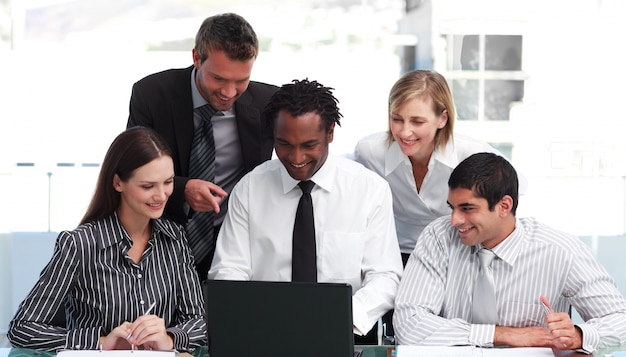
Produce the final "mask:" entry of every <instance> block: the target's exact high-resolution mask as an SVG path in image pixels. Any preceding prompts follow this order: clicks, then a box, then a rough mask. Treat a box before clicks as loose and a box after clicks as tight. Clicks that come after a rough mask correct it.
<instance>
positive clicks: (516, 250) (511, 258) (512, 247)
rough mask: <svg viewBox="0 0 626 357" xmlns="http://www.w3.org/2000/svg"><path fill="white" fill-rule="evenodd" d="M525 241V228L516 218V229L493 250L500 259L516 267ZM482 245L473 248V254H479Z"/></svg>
mask: <svg viewBox="0 0 626 357" xmlns="http://www.w3.org/2000/svg"><path fill="white" fill-rule="evenodd" d="M523 240H524V227H523V226H522V225H521V223H520V221H519V220H518V219H517V217H516V218H515V229H513V232H511V234H509V236H508V237H506V238H505V239H504V240H503V241H502V242H500V244H498V245H497V246H495V247H494V248H493V249H491V250H492V251H493V252H494V253H495V254H496V256H497V257H498V258H500V259H501V260H502V261H504V262H505V263H507V264H508V265H510V266H511V267H512V266H514V265H515V261H516V260H517V257H518V256H519V254H520V249H521V245H522V244H523ZM482 247H483V246H482V244H478V245H475V246H473V247H472V254H474V253H478V251H479V250H480V249H481V248H482Z"/></svg>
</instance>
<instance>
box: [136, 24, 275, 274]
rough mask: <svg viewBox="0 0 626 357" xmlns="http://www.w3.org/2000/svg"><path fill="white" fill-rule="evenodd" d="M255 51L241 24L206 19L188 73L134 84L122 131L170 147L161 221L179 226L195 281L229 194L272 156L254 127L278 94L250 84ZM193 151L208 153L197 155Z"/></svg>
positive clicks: (267, 137)
mask: <svg viewBox="0 0 626 357" xmlns="http://www.w3.org/2000/svg"><path fill="white" fill-rule="evenodd" d="M258 52H259V43H258V39H257V36H256V33H255V32H254V30H253V29H252V26H250V24H249V23H248V22H247V21H246V20H245V19H244V18H242V17H241V16H239V15H236V14H232V13H226V14H220V15H215V16H211V17H209V18H207V19H206V20H204V22H203V23H202V25H201V26H200V29H199V30H198V33H197V35H196V42H195V47H194V49H193V50H192V56H193V66H190V67H187V68H183V69H170V70H166V71H163V72H159V73H155V74H151V75H149V76H147V77H145V78H143V79H141V80H140V81H138V82H137V83H135V84H134V85H133V90H132V94H131V98H130V115H129V117H128V124H127V127H132V126H138V125H140V126H146V127H150V128H153V129H155V130H156V131H157V132H158V133H159V134H161V135H162V136H164V137H165V139H166V140H167V142H168V143H169V145H170V147H171V148H172V151H173V157H172V158H173V159H174V169H175V174H176V177H175V181H174V193H173V194H172V196H171V197H170V200H169V202H168V203H167V207H166V208H165V216H166V217H168V218H170V219H172V220H174V221H176V222H177V223H180V224H182V225H184V226H186V229H187V238H188V240H189V245H190V247H191V250H192V252H193V254H194V258H195V263H196V268H197V271H198V274H199V276H200V279H201V280H204V279H206V274H207V271H208V268H209V267H210V266H211V261H212V259H213V252H214V250H215V240H216V238H217V233H218V232H219V228H220V226H221V222H222V220H223V218H224V215H225V213H226V209H227V195H228V193H229V192H230V191H231V190H232V188H233V187H234V185H235V184H236V183H237V182H238V181H239V179H241V177H243V175H245V174H246V173H247V172H249V171H251V170H252V169H253V168H254V167H255V166H257V165H258V164H260V163H262V162H263V161H266V160H268V159H270V158H271V155H272V150H273V134H272V131H271V130H269V129H268V128H266V127H265V126H264V125H261V112H262V110H263V108H264V107H265V105H266V104H267V102H268V101H269V98H270V97H271V95H272V94H273V93H274V92H275V91H276V89H277V87H275V86H272V85H269V84H265V83H259V82H253V81H250V74H251V72H252V66H253V64H254V61H255V60H256V57H257V55H258ZM207 113H208V114H207ZM203 118H207V119H203ZM207 126H208V127H209V128H210V129H208V130H209V131H207ZM211 130H212V135H211ZM199 133H204V134H199ZM207 133H208V134H207ZM202 135H204V138H202V139H198V137H199V136H202ZM199 140H200V141H201V140H205V141H204V146H203V145H202V144H198V141H199ZM199 147H204V148H205V149H204V150H205V151H204V152H206V150H207V148H208V151H210V154H206V155H205V154H197V151H198V150H201V149H199ZM198 163H199V164H198ZM207 167H211V168H210V169H207ZM198 170H210V172H211V173H210V174H208V175H205V174H200V173H198Z"/></svg>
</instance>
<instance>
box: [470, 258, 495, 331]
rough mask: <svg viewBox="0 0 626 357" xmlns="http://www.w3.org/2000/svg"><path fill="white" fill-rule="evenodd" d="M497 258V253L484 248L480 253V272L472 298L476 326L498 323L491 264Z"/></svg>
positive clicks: (473, 320)
mask: <svg viewBox="0 0 626 357" xmlns="http://www.w3.org/2000/svg"><path fill="white" fill-rule="evenodd" d="M495 257H496V255H495V253H494V252H492V251H491V250H490V249H487V248H483V249H481V250H479V251H478V259H479V260H480V271H479V272H478V278H476V282H475V284H474V294H473V298H472V323H474V324H497V323H498V306H497V305H496V291H495V286H494V282H493V272H492V270H491V262H492V261H493V259H494V258H495Z"/></svg>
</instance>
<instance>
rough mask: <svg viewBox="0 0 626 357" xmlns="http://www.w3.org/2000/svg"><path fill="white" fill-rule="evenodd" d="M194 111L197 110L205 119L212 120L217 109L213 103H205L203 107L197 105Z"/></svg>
mask: <svg viewBox="0 0 626 357" xmlns="http://www.w3.org/2000/svg"><path fill="white" fill-rule="evenodd" d="M194 111H196V112H197V113H198V114H199V115H200V117H201V118H202V119H203V120H210V119H211V117H212V116H213V115H214V114H215V109H213V107H212V106H211V104H205V105H203V106H201V107H197V108H196V109H194Z"/></svg>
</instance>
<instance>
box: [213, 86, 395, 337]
mask: <svg viewBox="0 0 626 357" xmlns="http://www.w3.org/2000/svg"><path fill="white" fill-rule="evenodd" d="M340 117H341V114H340V113H339V109H338V108H337V99H336V98H335V97H334V96H333V95H332V93H331V88H327V87H324V86H322V85H321V84H319V83H318V82H316V81H308V80H302V81H293V83H290V84H285V85H284V86H282V87H281V88H280V89H279V90H278V91H277V92H276V93H275V94H274V95H273V96H272V98H271V100H270V103H269V104H268V106H267V107H266V109H265V113H264V118H265V120H266V121H267V124H268V125H270V126H271V127H272V128H273V132H274V144H275V150H276V156H277V159H275V160H271V161H267V162H265V163H263V164H261V165H259V166H258V167H257V168H256V169H254V170H253V171H252V172H250V173H249V174H247V175H246V176H244V177H243V179H242V180H241V181H240V182H239V183H238V184H237V185H236V186H235V188H234V189H233V191H232V193H231V195H230V202H229V207H228V214H227V216H226V218H225V220H224V223H223V225H222V229H221V231H220V233H219V238H218V240H217V241H218V243H217V248H216V254H215V259H214V261H213V264H212V267H211V269H210V271H209V278H210V279H229V280H267V281H292V279H293V280H296V278H295V277H292V270H293V267H292V260H295V259H296V257H295V255H296V250H297V249H296V245H298V244H299V243H298V242H297V241H298V238H300V237H296V236H294V235H293V232H294V220H295V218H296V211H297V210H298V208H297V207H298V204H299V201H300V197H301V196H302V195H303V193H302V192H303V191H304V190H305V189H304V188H303V189H302V190H301V189H300V187H298V186H299V183H300V182H305V181H312V182H313V184H314V185H313V188H312V191H311V198H312V205H313V213H314V214H313V216H314V231H315V234H314V239H315V242H314V243H313V244H314V245H315V246H314V248H312V249H314V250H315V251H314V252H313V253H314V256H313V264H314V265H313V267H312V268H311V269H313V274H312V275H313V280H314V281H318V282H332V283H348V284H350V285H351V286H352V291H353V299H352V304H353V324H354V332H355V334H357V335H365V334H367V333H368V331H369V332H370V333H371V331H372V330H374V329H372V327H373V326H374V324H375V323H376V321H377V320H378V319H379V318H380V317H381V316H382V315H383V314H384V313H385V312H387V311H389V310H390V309H392V308H393V300H394V298H395V295H396V290H397V287H398V284H399V281H400V275H401V272H402V262H401V258H400V250H399V247H398V242H397V238H396V231H395V224H394V219H393V209H392V204H391V191H390V189H389V186H388V184H387V182H386V181H384V180H383V179H382V178H381V177H379V176H378V175H377V174H375V173H374V172H372V171H370V170H368V169H366V168H365V167H364V166H362V165H361V164H359V163H356V162H354V161H352V160H349V159H346V158H343V157H333V156H332V155H329V154H328V151H329V144H330V143H331V142H332V141H333V135H334V129H335V124H339V118H340ZM307 249H309V250H312V249H311V248H307ZM292 257H293V259H292ZM294 264H295V262H294ZM293 273H294V274H295V273H296V272H295V271H293ZM297 280H300V279H299V278H298V279H297ZM374 336H376V334H375V330H374Z"/></svg>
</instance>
